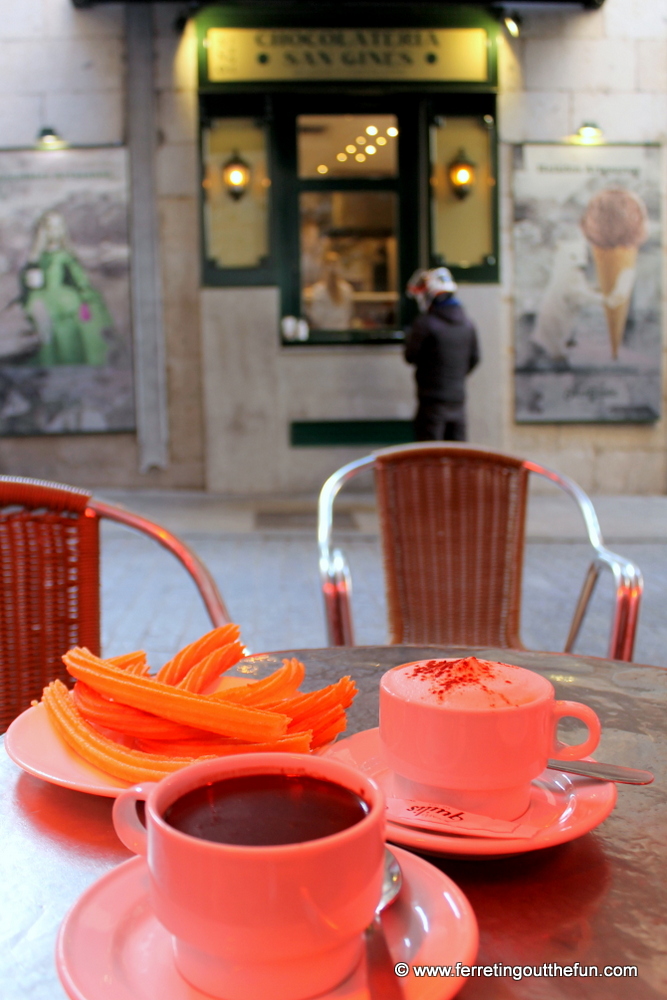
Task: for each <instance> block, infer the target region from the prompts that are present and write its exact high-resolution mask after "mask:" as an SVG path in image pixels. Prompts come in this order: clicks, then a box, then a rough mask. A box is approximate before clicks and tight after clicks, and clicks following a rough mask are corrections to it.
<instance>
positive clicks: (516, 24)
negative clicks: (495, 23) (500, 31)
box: [503, 11, 521, 38]
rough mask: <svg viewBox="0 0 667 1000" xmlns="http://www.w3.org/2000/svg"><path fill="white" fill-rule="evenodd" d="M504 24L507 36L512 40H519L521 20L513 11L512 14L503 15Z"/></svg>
mask: <svg viewBox="0 0 667 1000" xmlns="http://www.w3.org/2000/svg"><path fill="white" fill-rule="evenodd" d="M503 24H504V25H505V27H506V28H507V34H508V35H511V36H512V38H518V37H519V34H520V31H521V18H520V16H519V15H518V14H517V13H516V11H513V12H512V13H511V14H505V15H503Z"/></svg>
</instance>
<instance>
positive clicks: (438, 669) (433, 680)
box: [407, 656, 520, 705]
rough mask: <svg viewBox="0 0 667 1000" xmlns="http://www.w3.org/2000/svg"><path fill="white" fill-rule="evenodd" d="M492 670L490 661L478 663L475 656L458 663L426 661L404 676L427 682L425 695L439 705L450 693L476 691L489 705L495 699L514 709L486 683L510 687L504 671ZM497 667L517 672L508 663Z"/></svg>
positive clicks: (506, 698)
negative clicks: (427, 690)
mask: <svg viewBox="0 0 667 1000" xmlns="http://www.w3.org/2000/svg"><path fill="white" fill-rule="evenodd" d="M496 666H497V664H495V663H494V662H493V661H492V660H478V659H477V657H476V656H466V657H464V658H463V659H460V660H426V661H425V662H423V663H418V664H417V665H416V666H414V667H413V668H412V670H410V671H408V672H407V676H408V677H415V678H419V679H420V680H423V681H426V682H429V692H430V693H431V694H432V695H434V696H435V698H437V700H438V701H440V702H443V701H446V700H447V697H448V695H449V694H451V693H452V692H454V691H457V690H461V689H462V688H477V689H478V690H481V691H484V693H485V694H487V695H488V697H489V703H490V705H493V703H494V701H495V699H496V698H497V699H499V700H500V701H501V702H502V703H504V704H505V705H514V704H515V702H513V701H511V700H510V699H509V698H508V697H507V696H506V695H504V694H503V693H502V692H501V691H498V690H496V689H494V688H491V687H489V685H488V684H487V683H486V682H487V681H490V680H495V681H499V680H504V683H505V684H511V683H512V682H511V680H509V679H508V678H503V677H502V673H504V671H502V672H501V671H498V670H496V669H495V668H496ZM500 666H502V667H509V668H510V669H514V670H519V669H520V668H519V667H516V666H513V665H512V664H510V663H503V664H500Z"/></svg>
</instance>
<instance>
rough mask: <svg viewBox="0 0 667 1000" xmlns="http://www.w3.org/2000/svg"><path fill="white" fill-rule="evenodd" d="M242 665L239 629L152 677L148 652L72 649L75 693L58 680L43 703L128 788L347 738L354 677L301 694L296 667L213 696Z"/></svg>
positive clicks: (209, 639)
mask: <svg viewBox="0 0 667 1000" xmlns="http://www.w3.org/2000/svg"><path fill="white" fill-rule="evenodd" d="M242 658H243V645H242V643H241V642H239V628H238V626H237V625H223V626H221V627H220V628H216V629H213V631H212V632H208V633H207V634H206V635H204V636H202V637H201V639H198V640H197V641H196V642H193V643H191V644H190V645H189V646H185V648H184V649H182V650H180V652H179V653H177V654H176V656H174V657H173V659H171V660H169V661H168V662H167V663H165V665H164V666H163V667H162V668H161V669H160V670H159V671H158V672H157V673H156V674H154V675H152V674H150V672H149V667H148V663H147V662H146V654H145V653H143V652H136V653H127V654H126V655H124V656H115V657H111V658H110V659H106V660H103V659H100V658H99V657H97V656H94V655H93V654H92V653H90V652H89V651H88V650H87V649H82V648H79V647H75V648H74V649H71V650H70V651H69V652H68V653H66V654H65V655H64V656H63V661H64V663H65V666H66V667H67V670H68V672H69V674H71V676H72V677H74V678H75V679H76V683H75V684H74V687H73V689H72V690H71V691H70V690H69V689H68V688H67V687H66V685H65V684H63V683H62V682H61V681H53V683H51V684H49V685H48V686H47V687H45V688H44V694H43V697H42V704H43V705H44V706H45V708H46V711H47V713H48V715H49V718H50V720H51V723H52V724H53V726H54V728H55V729H56V731H57V732H58V733H59V734H60V736H61V737H62V738H63V739H64V740H65V742H66V743H68V744H69V746H71V747H72V748H73V749H74V750H75V751H76V752H77V753H78V754H80V755H81V757H83V758H84V759H85V760H87V761H89V762H90V763H91V764H94V765H95V766H96V767H99V768H100V770H102V771H106V772H107V773H108V774H111V775H113V776H114V777H116V778H120V779H122V780H124V781H128V782H137V781H159V780H160V778H162V777H164V775H165V774H168V773H169V772H171V771H176V770H178V768H181V767H185V766H186V764H190V763H191V762H192V761H193V760H201V759H204V758H209V757H220V756H224V755H228V754H238V753H248V752H252V751H275V750H282V751H290V752H292V753H308V752H310V751H311V750H316V749H317V748H318V747H321V746H324V745H325V744H326V743H329V742H331V740H333V739H334V738H335V737H336V736H337V735H338V733H341V732H343V730H344V729H345V725H346V717H345V710H346V708H349V706H350V705H351V704H352V701H353V699H354V696H355V694H356V693H357V689H356V687H355V684H354V682H353V681H352V679H351V678H350V677H342V678H341V679H340V680H339V681H337V682H336V683H335V684H330V685H328V686H327V687H325V688H321V689H320V690H319V691H312V692H310V693H307V694H304V693H302V692H300V691H299V687H300V685H301V683H302V681H303V679H304V677H305V674H306V669H305V667H304V665H303V663H301V662H300V661H299V660H296V659H291V660H283V666H282V667H280V668H279V669H278V670H276V671H274V672H273V673H272V674H270V675H269V676H268V677H265V678H263V680H259V681H249V682H245V681H240V682H239V681H237V682H235V683H234V682H232V681H231V679H230V681H229V683H228V684H227V686H225V684H224V679H223V681H222V683H221V684H219V687H218V688H217V689H216V687H215V685H216V682H219V680H220V677H221V674H223V673H224V672H225V671H226V670H228V669H229V668H230V667H232V666H234V664H236V663H238V662H239V661H240V660H241V659H242ZM212 689H213V690H212ZM204 691H208V692H211V693H206V694H204V693H203V692H204Z"/></svg>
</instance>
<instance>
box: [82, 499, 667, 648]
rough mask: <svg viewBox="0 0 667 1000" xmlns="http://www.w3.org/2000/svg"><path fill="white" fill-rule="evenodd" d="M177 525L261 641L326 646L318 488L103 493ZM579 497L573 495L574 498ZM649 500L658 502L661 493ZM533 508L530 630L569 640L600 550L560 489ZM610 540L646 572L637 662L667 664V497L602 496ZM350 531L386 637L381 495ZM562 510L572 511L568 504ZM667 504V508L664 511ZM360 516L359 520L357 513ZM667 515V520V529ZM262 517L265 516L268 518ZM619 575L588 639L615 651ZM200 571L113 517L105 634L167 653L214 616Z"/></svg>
mask: <svg viewBox="0 0 667 1000" xmlns="http://www.w3.org/2000/svg"><path fill="white" fill-rule="evenodd" d="M99 495H100V496H102V495H103V496H104V498H105V499H109V500H111V501H112V502H122V503H123V504H124V505H125V506H126V507H128V508H130V509H132V510H136V511H138V512H139V513H143V514H145V515H146V516H150V517H152V518H153V519H154V520H157V521H159V522H160V523H162V524H164V525H165V526H167V527H170V528H171V530H174V531H177V532H178V533H179V534H180V536H181V537H182V538H183V539H184V540H186V541H187V542H188V543H189V544H190V545H191V546H192V547H193V548H194V549H195V550H196V551H197V552H198V553H199V555H200V556H201V557H202V558H203V559H204V561H205V562H206V564H207V565H208V567H209V569H210V570H211V572H212V573H213V575H214V577H215V578H216V580H217V582H218V585H219V587H220V590H221V592H222V594H223V596H224V598H225V601H226V603H227V605H228V608H229V611H230V613H231V615H232V617H233V619H234V620H235V621H238V622H239V624H240V625H241V627H242V636H243V639H244V641H245V642H246V644H247V645H248V647H249V648H250V649H251V650H252V651H253V652H259V651H261V650H269V649H287V648H298V647H317V646H323V645H326V638H325V625H324V616H323V611H322V602H321V597H320V592H319V581H318V572H317V549H316V543H315V530H314V514H313V510H314V508H313V503H312V498H310V499H306V500H304V499H303V498H296V499H294V498H292V499H290V498H282V499H276V500H274V501H270V500H269V501H267V500H266V498H265V499H263V500H246V501H225V500H223V499H222V498H215V497H210V496H209V495H202V494H164V493H161V494H149V493H138V492H137V493H130V492H122V493H121V491H104V493H103V494H102V493H100V494H99ZM565 500H567V498H565ZM646 501H649V502H648V503H647V502H646ZM535 502H536V505H537V506H536V508H532V509H531V516H530V518H529V530H528V544H527V549H526V562H525V572H524V604H523V618H522V629H523V638H524V642H525V643H526V645H527V646H528V647H530V648H534V649H546V650H559V649H562V646H563V643H564V641H565V636H566V634H567V630H568V624H569V620H570V616H571V614H572V610H573V608H574V604H575V601H576V598H577V595H578V592H579V588H580V585H581V582H582V580H583V576H584V572H585V569H586V567H587V565H588V559H589V553H590V550H589V548H588V546H587V545H586V544H585V543H582V542H581V541H578V542H577V541H573V540H572V538H573V537H576V538H579V539H581V538H582V529H581V527H580V526H579V525H578V523H577V518H578V514H577V511H576V508H574V509H573V510H574V515H575V517H574V519H572V520H568V517H569V512H568V515H565V514H564V513H563V511H564V510H565V508H560V507H559V506H558V504H556V505H555V506H554V502H553V500H552V498H548V500H547V498H536V501H535ZM596 506H597V507H598V510H599V512H600V514H601V521H602V525H603V529H604V528H605V522H606V523H607V525H608V526H609V529H610V530H609V531H608V539H607V544H608V545H609V546H610V547H611V548H614V549H615V550H616V551H618V552H620V553H621V554H622V555H625V556H627V557H628V558H631V559H633V560H634V561H635V562H636V563H637V564H638V565H639V567H640V568H641V570H642V572H643V574H644V578H645V585H646V590H645V597H644V602H643V607H642V614H641V619H640V626H639V632H638V639H637V644H636V650H635V659H636V661H637V662H644V663H654V664H659V665H662V666H667V612H666V610H665V608H666V603H667V497H647V498H645V497H620V498H610V497H605V498H599V501H596ZM350 509H351V510H353V516H352V518H351V519H350V518H349V517H348V518H344V519H343V526H344V528H345V530H343V531H341V532H339V534H338V536H337V538H338V542H339V544H340V545H341V547H343V548H344V550H345V551H346V553H347V555H348V558H349V561H350V565H351V569H352V575H353V581H354V596H353V607H354V614H355V626H356V638H357V643H359V644H373V643H383V642H385V641H386V626H385V609H384V593H383V581H382V567H381V558H380V551H379V543H378V538H377V534H376V532H375V530H374V526H375V522H374V514H373V508H372V500H371V498H367V497H358V498H356V499H355V498H353V500H352V506H351V507H350ZM559 512H560V513H559ZM663 515H664V518H663ZM355 523H356V524H357V525H358V527H357V529H356V530H350V527H349V525H350V524H355ZM663 524H664V525H665V527H663ZM257 525H260V527H257ZM611 607H612V586H611V577H610V576H609V575H606V576H605V577H603V579H602V580H601V581H600V583H599V585H598V591H597V593H596V595H595V597H594V600H593V603H592V606H591V609H590V612H589V616H588V618H587V621H586V622H585V625H584V630H583V632H582V635H581V637H580V640H579V642H578V645H577V651H578V652H581V653H588V654H591V655H600V656H604V655H605V654H606V650H607V642H608V634H609V627H610V615H611ZM209 627H210V626H209V624H208V619H207V616H206V613H205V611H204V609H203V606H202V604H201V601H200V600H199V597H198V594H197V592H196V590H195V588H194V585H193V584H192V583H191V581H190V579H189V577H188V576H187V574H186V573H185V572H184V570H183V569H182V568H181V566H180V565H179V564H178V563H177V562H176V560H174V559H173V557H172V556H170V555H169V553H167V552H165V551H164V550H162V549H161V548H160V547H159V546H157V545H156V544H155V543H153V542H151V541H150V540H149V539H147V538H145V537H142V536H141V535H138V534H136V533H134V532H131V531H127V530H126V529H124V528H121V527H119V526H117V525H111V524H107V525H105V526H104V529H103V645H104V650H105V652H106V653H107V654H108V655H113V654H116V653H120V652H126V651H128V650H130V649H137V648H144V649H146V650H147V652H148V654H149V658H150V661H151V663H153V664H155V666H158V665H160V664H161V663H162V662H163V661H164V660H165V659H167V658H168V657H169V656H170V655H172V654H173V652H174V650H175V649H178V648H180V646H182V645H183V644H185V643H186V642H188V641H190V640H192V639H194V638H196V637H197V636H198V635H200V634H201V633H202V632H204V631H206V630H207V628H209Z"/></svg>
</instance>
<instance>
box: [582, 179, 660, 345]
mask: <svg viewBox="0 0 667 1000" xmlns="http://www.w3.org/2000/svg"><path fill="white" fill-rule="evenodd" d="M647 221H648V216H647V212H646V206H645V205H644V202H643V201H642V199H641V198H640V197H639V196H638V195H636V194H633V193H632V192H631V191H627V190H625V189H624V188H607V189H605V190H604V191H598V193H597V194H595V195H593V197H592V198H591V200H590V201H589V203H588V206H587V207H586V211H585V212H584V216H583V218H582V220H581V228H582V229H583V231H584V235H585V236H586V239H587V240H588V242H589V244H590V247H591V252H592V254H593V260H594V261H595V269H596V271H597V277H598V284H599V286H600V291H601V292H602V295H603V296H604V309H605V314H606V317H607V330H608V331H609V340H610V343H611V355H612V357H613V358H614V359H616V358H617V357H618V350H619V347H620V346H621V342H622V340H623V334H624V332H625V324H626V322H627V318H628V309H629V308H630V299H631V297H632V290H633V288H634V285H635V272H636V267H637V252H638V250H639V247H640V246H641V245H642V243H644V242H645V240H646V238H647V235H648V233H647Z"/></svg>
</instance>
